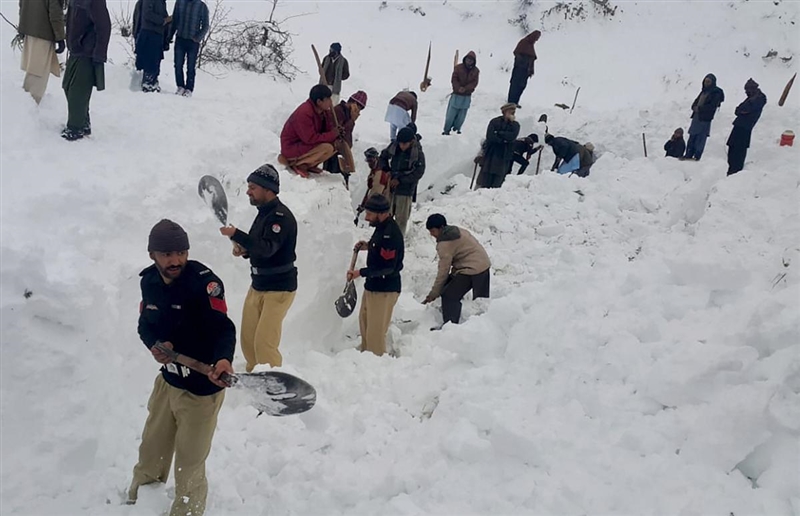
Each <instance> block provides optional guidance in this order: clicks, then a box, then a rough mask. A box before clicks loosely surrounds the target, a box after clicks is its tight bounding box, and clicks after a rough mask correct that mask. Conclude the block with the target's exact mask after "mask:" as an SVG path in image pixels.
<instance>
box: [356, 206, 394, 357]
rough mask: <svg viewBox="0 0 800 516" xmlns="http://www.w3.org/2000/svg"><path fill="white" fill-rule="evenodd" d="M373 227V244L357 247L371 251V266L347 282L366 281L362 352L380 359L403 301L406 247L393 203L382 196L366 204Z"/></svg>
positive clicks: (363, 301) (362, 243) (361, 244)
mask: <svg viewBox="0 0 800 516" xmlns="http://www.w3.org/2000/svg"><path fill="white" fill-rule="evenodd" d="M364 208H366V211H367V214H366V219H367V222H369V225H370V226H372V227H373V228H375V231H374V233H373V234H372V238H370V240H369V242H365V241H363V240H362V241H360V242H358V243H356V245H355V247H354V249H353V250H354V251H367V266H366V267H364V268H362V269H354V270H349V271H347V280H348V281H352V280H354V279H355V278H358V277H362V278H365V282H364V295H363V296H361V311H360V312H359V314H358V323H359V326H360V328H361V351H371V352H372V353H375V354H376V355H378V356H381V355H383V354H384V353H386V332H387V331H389V325H390V324H391V323H392V312H393V311H394V305H395V304H396V303H397V298H398V297H400V290H401V279H400V271H401V270H403V254H404V251H405V244H404V242H403V235H402V233H401V232H400V228H399V227H398V226H397V223H396V222H395V221H394V219H393V218H392V215H391V214H390V213H389V203H388V202H387V201H386V198H385V197H383V196H382V195H378V194H376V195H373V196H371V197H370V198H369V199H367V202H366V203H364Z"/></svg>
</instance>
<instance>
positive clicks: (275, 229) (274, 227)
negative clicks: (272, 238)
mask: <svg viewBox="0 0 800 516" xmlns="http://www.w3.org/2000/svg"><path fill="white" fill-rule="evenodd" d="M272 232H273V233H280V232H281V226H280V224H273V225H272Z"/></svg>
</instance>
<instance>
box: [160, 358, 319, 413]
mask: <svg viewBox="0 0 800 516" xmlns="http://www.w3.org/2000/svg"><path fill="white" fill-rule="evenodd" d="M154 347H155V348H156V349H158V350H159V351H161V352H162V353H164V354H165V355H167V356H168V357H169V358H170V359H171V360H172V361H173V362H177V363H179V364H181V365H183V366H186V367H188V368H189V369H192V370H194V371H197V372H198V373H200V374H203V375H208V374H209V373H210V372H211V371H213V370H214V368H213V367H211V366H210V365H208V364H204V363H202V362H200V361H199V360H195V359H194V358H191V357H188V356H186V355H183V354H181V353H178V352H176V351H174V350H172V349H169V348H167V347H164V346H163V345H161V344H156V345H155V346H154ZM220 380H221V381H222V382H223V383H226V384H228V386H229V387H232V388H236V389H241V390H243V391H244V392H245V393H246V394H247V395H248V396H249V397H250V404H251V405H252V406H253V407H255V408H256V409H258V415H259V416H260V415H261V414H262V413H263V414H267V415H270V416H289V415H292V414H300V413H302V412H305V411H307V410H310V409H311V408H312V407H313V406H314V404H315V403H316V402H317V391H316V390H315V389H314V387H313V386H311V384H309V383H308V382H306V381H305V380H302V379H300V378H298V377H296V376H293V375H290V374H289V373H282V372H280V371H263V372H259V373H236V374H228V373H222V374H221V375H220Z"/></svg>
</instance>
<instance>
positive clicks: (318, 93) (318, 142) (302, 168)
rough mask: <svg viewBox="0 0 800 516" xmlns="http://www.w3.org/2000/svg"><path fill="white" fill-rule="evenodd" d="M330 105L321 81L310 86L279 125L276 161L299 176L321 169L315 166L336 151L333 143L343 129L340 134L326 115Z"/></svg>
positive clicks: (327, 93) (329, 95)
mask: <svg viewBox="0 0 800 516" xmlns="http://www.w3.org/2000/svg"><path fill="white" fill-rule="evenodd" d="M332 107H333V104H332V102H331V89H330V88H328V87H327V86H325V85H324V84H317V85H316V86H314V87H313V88H311V91H310V92H309V94H308V100H306V101H305V102H303V103H302V104H300V105H299V106H298V107H297V109H295V110H294V113H292V114H291V116H290V117H289V118H288V119H287V120H286V123H285V124H283V130H282V131H281V153H280V155H279V156H278V163H280V164H281V165H284V166H286V167H289V168H291V169H292V170H293V171H294V172H295V173H296V174H298V175H300V176H302V177H308V174H309V172H312V173H315V174H319V173H321V172H322V170H321V169H320V168H318V165H319V164H320V163H324V162H325V161H326V160H327V159H328V158H330V157H331V156H333V155H334V154H335V153H336V149H335V148H334V142H335V141H336V139H337V138H339V137H340V136H343V135H344V129H342V131H341V133H340V131H339V130H338V129H337V128H336V127H333V126H332V125H331V123H330V122H329V119H328V116H326V115H327V112H328V111H330V110H331V108H332Z"/></svg>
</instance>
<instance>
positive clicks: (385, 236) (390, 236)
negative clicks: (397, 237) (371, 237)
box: [383, 235, 392, 238]
mask: <svg viewBox="0 0 800 516" xmlns="http://www.w3.org/2000/svg"><path fill="white" fill-rule="evenodd" d="M383 238H392V235H383Z"/></svg>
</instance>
